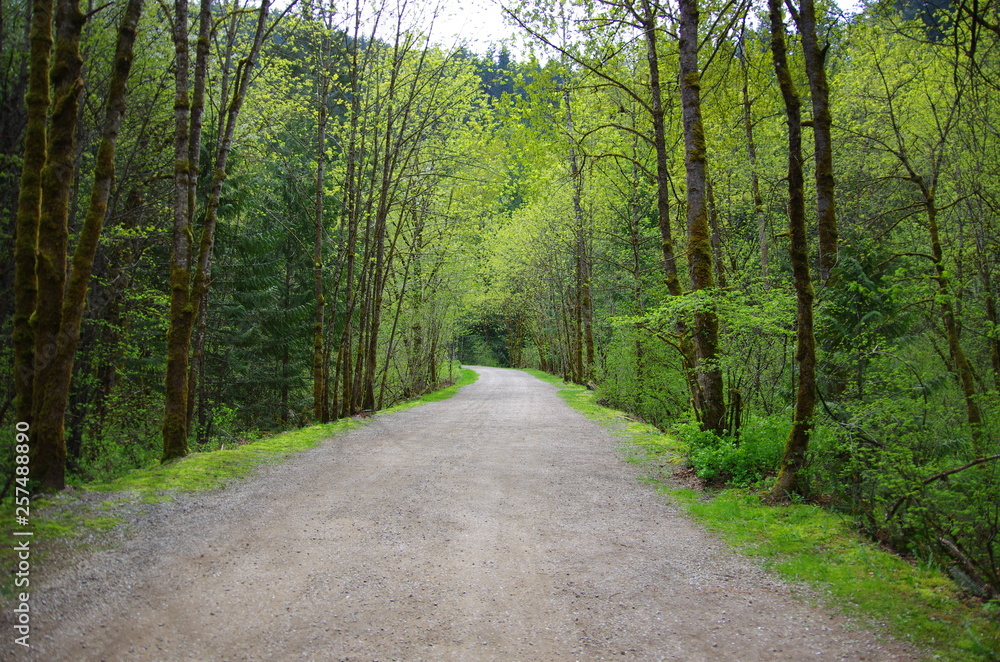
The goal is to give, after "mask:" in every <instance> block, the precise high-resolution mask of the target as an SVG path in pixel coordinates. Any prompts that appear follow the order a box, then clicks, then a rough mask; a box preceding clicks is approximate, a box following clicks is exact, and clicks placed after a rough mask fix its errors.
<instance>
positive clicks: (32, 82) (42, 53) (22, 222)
mask: <svg viewBox="0 0 1000 662" xmlns="http://www.w3.org/2000/svg"><path fill="white" fill-rule="evenodd" d="M53 6H54V3H53V0H34V1H33V2H32V3H31V28H30V33H29V43H30V51H31V52H30V62H29V78H28V91H27V94H26V95H25V103H26V105H27V107H28V113H27V114H28V117H27V127H26V131H25V139H24V162H23V165H22V167H21V188H20V191H19V193H18V201H17V225H16V234H17V236H16V239H15V244H14V330H13V334H12V338H11V340H12V343H13V346H14V386H15V393H16V396H17V402H16V405H15V407H16V415H17V419H18V420H19V421H25V422H30V421H31V415H32V409H33V407H32V391H33V389H34V374H35V366H34V362H35V361H34V356H35V340H34V332H33V331H32V325H31V314H32V313H33V312H34V310H35V301H36V296H37V291H38V283H37V280H36V277H35V248H36V245H37V241H38V219H39V216H40V215H41V203H42V183H41V173H42V168H43V167H44V166H45V153H46V140H47V139H46V132H47V124H46V122H47V118H48V112H49V59H50V57H51V51H52V10H53Z"/></svg>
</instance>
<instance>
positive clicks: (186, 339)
mask: <svg viewBox="0 0 1000 662" xmlns="http://www.w3.org/2000/svg"><path fill="white" fill-rule="evenodd" d="M187 28H188V4H187V0H175V2H174V32H173V39H174V191H173V207H174V208H173V237H172V239H173V241H172V246H171V252H170V327H169V329H168V331H167V374H166V383H165V389H166V391H165V396H164V411H163V455H162V460H163V461H164V462H167V461H169V460H173V459H176V458H179V457H184V456H185V455H187V452H188V443H187V435H188V418H187V395H188V393H187V379H188V374H187V372H188V358H189V349H190V346H191V326H192V323H193V321H194V313H193V310H192V308H191V279H190V271H189V266H190V263H191V250H192V244H194V238H193V236H192V234H191V224H190V215H189V214H190V211H189V207H190V203H189V186H190V181H191V180H190V178H191V168H192V164H191V155H190V118H191V100H190V96H189V94H190V91H189V71H188V69H189V60H190V58H189V54H190V48H189V46H188V34H187Z"/></svg>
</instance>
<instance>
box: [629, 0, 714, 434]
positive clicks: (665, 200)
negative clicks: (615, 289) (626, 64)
mask: <svg viewBox="0 0 1000 662" xmlns="http://www.w3.org/2000/svg"><path fill="white" fill-rule="evenodd" d="M641 7H642V12H641V14H637V15H636V18H638V19H640V20H641V25H642V31H643V37H644V39H645V41H646V61H647V62H648V64H649V96H650V114H651V115H652V120H653V148H654V150H655V151H656V214H657V226H658V227H659V229H660V248H661V251H662V253H663V272H664V280H665V282H666V285H667V291H668V292H670V295H671V296H675V297H677V296H681V295H682V294H683V290H682V289H681V282H680V278H678V276H677V257H676V255H675V254H674V242H673V237H672V236H671V232H670V173H669V170H668V169H667V138H666V113H665V111H664V110H663V98H662V88H661V86H660V58H659V53H658V52H657V48H656V45H657V35H656V13H655V12H654V11H653V6H652V3H651V2H650V0H642V3H641ZM675 329H676V331H677V336H678V338H679V341H678V343H677V346H678V348H679V351H680V354H681V370H682V371H683V373H684V378H685V381H686V382H687V385H688V390H689V391H690V392H691V404H692V407H693V408H694V410H695V414H696V415H698V416H700V415H701V400H702V398H701V392H700V387H699V385H698V379H697V376H696V375H695V372H694V363H695V359H694V347H693V346H692V345H691V339H690V338H689V337H688V331H687V326H686V325H685V324H684V323H683V322H678V323H677V324H676V325H675Z"/></svg>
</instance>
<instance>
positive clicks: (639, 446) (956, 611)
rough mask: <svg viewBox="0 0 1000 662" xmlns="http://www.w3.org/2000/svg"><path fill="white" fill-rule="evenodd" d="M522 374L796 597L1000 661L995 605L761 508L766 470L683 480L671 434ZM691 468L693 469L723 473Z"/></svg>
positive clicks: (937, 649)
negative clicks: (598, 430) (610, 434)
mask: <svg viewBox="0 0 1000 662" xmlns="http://www.w3.org/2000/svg"><path fill="white" fill-rule="evenodd" d="M526 372H528V373H530V374H532V375H534V376H535V377H538V378H539V379H542V380H543V381H546V382H548V383H550V384H554V385H555V386H557V387H558V389H559V395H560V396H561V397H562V398H563V399H564V400H565V401H566V402H567V403H568V404H569V405H570V406H571V407H573V408H575V409H577V410H579V411H580V412H581V413H583V414H584V415H585V416H586V417H587V418H589V419H591V420H594V421H597V422H599V423H601V424H602V425H605V426H607V427H608V428H610V429H611V430H613V431H614V433H615V434H617V435H618V436H620V437H621V438H622V439H623V446H622V449H623V452H624V454H625V456H626V458H627V460H628V461H629V462H632V463H634V464H637V465H638V466H640V467H641V468H642V469H643V474H642V475H643V480H645V481H647V482H649V483H650V484H651V485H654V486H655V487H656V488H657V489H658V490H660V491H661V492H662V493H663V494H664V495H666V496H667V497H668V498H670V499H672V500H673V501H674V502H675V503H677V504H679V505H681V506H682V507H683V508H684V509H685V510H686V511H687V512H688V513H689V514H690V515H691V516H693V517H694V518H695V519H697V520H698V521H699V522H701V523H703V524H704V525H705V526H706V527H708V528H709V529H710V530H712V531H714V532H716V533H717V534H718V535H719V536H720V537H721V538H722V539H723V540H725V541H726V542H727V543H728V544H729V545H731V546H732V547H733V548H734V549H736V550H737V551H739V552H740V553H742V554H744V555H746V556H748V557H751V558H753V559H755V560H757V561H758V562H760V563H761V564H762V565H763V566H764V567H765V568H767V569H769V570H771V571H773V572H775V573H776V574H778V575H779V576H780V577H782V578H783V579H785V580H787V581H789V582H791V583H792V584H793V586H796V585H804V586H807V587H808V590H807V591H803V592H802V595H803V597H804V599H806V600H819V601H821V602H823V603H824V604H826V605H828V606H831V607H833V608H835V609H837V610H839V611H841V612H842V613H844V614H846V615H848V616H850V617H853V618H855V619H857V620H858V621H859V622H860V623H862V624H871V625H872V626H875V627H885V628H886V630H887V631H888V632H890V633H891V634H892V635H893V636H894V637H896V638H898V639H900V640H902V641H908V642H911V643H913V644H915V645H917V646H919V647H921V648H923V649H925V650H927V651H929V654H930V657H931V659H941V660H954V661H955V662H959V661H961V660H983V661H987V660H998V659H1000V622H998V621H1000V608H998V605H997V604H996V603H995V602H984V601H983V600H981V599H979V598H976V597H974V596H970V595H969V594H968V593H967V592H964V591H962V590H961V588H960V587H959V586H957V585H956V584H955V582H954V581H953V580H952V579H951V577H949V576H948V574H947V573H946V571H945V569H944V568H942V567H941V566H940V565H938V564H936V563H934V562H933V560H931V559H918V558H912V557H910V558H903V557H901V556H899V555H898V554H895V553H893V552H892V551H890V550H887V549H886V548H884V547H883V546H882V545H879V544H877V543H876V542H874V541H872V540H871V539H870V538H868V537H867V536H865V535H864V533H863V532H862V530H861V529H860V527H859V526H858V524H857V522H856V521H854V520H852V519H851V518H850V517H849V516H846V515H844V514H842V513H837V512H833V511H831V510H828V509H824V508H823V507H821V506H819V505H817V504H814V503H789V504H787V505H783V506H780V507H774V506H771V505H766V504H765V503H763V501H762V498H761V493H762V490H766V487H767V483H768V481H769V480H770V481H773V479H774V468H776V463H772V465H771V467H772V468H771V470H770V471H769V473H770V474H771V475H770V477H768V478H764V479H763V480H755V481H750V482H746V481H744V480H738V481H737V482H740V483H743V485H742V486H740V487H734V486H731V485H729V486H727V485H720V484H719V483H718V482H714V481H713V482H706V481H692V476H693V475H694V474H695V473H696V470H695V469H694V467H693V466H692V457H698V455H697V449H696V448H693V447H692V445H691V444H690V443H688V442H685V441H684V440H683V439H682V437H681V436H679V435H677V434H671V433H664V432H661V431H660V430H658V429H657V428H655V427H653V426H651V425H649V424H647V423H643V422H640V421H637V420H636V419H635V417H633V416H629V415H627V414H625V413H624V412H621V411H618V410H615V409H611V408H609V407H605V406H602V405H601V404H599V395H598V394H596V393H595V392H594V391H591V390H589V389H587V388H586V387H584V386H580V385H577V384H572V383H566V382H564V381H562V380H561V379H559V378H558V377H554V376H552V375H549V374H547V373H543V372H540V371H537V370H527V371H526ZM699 462H703V463H704V464H703V465H702V466H703V469H706V468H707V469H709V470H711V471H723V470H725V469H724V467H722V466H718V465H716V464H712V463H711V462H707V461H705V460H704V459H702V460H699ZM713 476H714V475H713ZM699 483H700V484H699ZM687 485H695V486H694V487H688V486H687Z"/></svg>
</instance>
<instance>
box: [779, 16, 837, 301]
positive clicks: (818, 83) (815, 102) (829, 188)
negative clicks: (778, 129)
mask: <svg viewBox="0 0 1000 662" xmlns="http://www.w3.org/2000/svg"><path fill="white" fill-rule="evenodd" d="M800 2H801V12H796V11H795V10H794V5H793V4H792V3H791V2H790V0H789V2H788V7H789V9H790V10H791V11H792V16H793V18H794V19H795V23H796V25H797V26H798V29H799V34H800V35H801V36H802V54H803V56H804V57H805V61H806V76H807V77H808V78H809V91H810V96H811V98H812V112H813V121H812V125H813V140H814V144H815V148H816V228H817V231H818V234H819V279H820V281H821V282H822V283H826V281H827V280H829V279H830V273H831V271H832V270H833V267H834V266H835V265H836V264H837V241H838V239H837V211H836V205H835V204H834V179H833V140H832V138H831V134H830V126H831V124H832V122H833V121H832V118H831V116H830V87H829V86H828V85H827V82H826V53H827V48H828V47H824V48H820V46H819V40H818V38H817V36H816V6H815V4H814V2H813V0H800Z"/></svg>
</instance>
